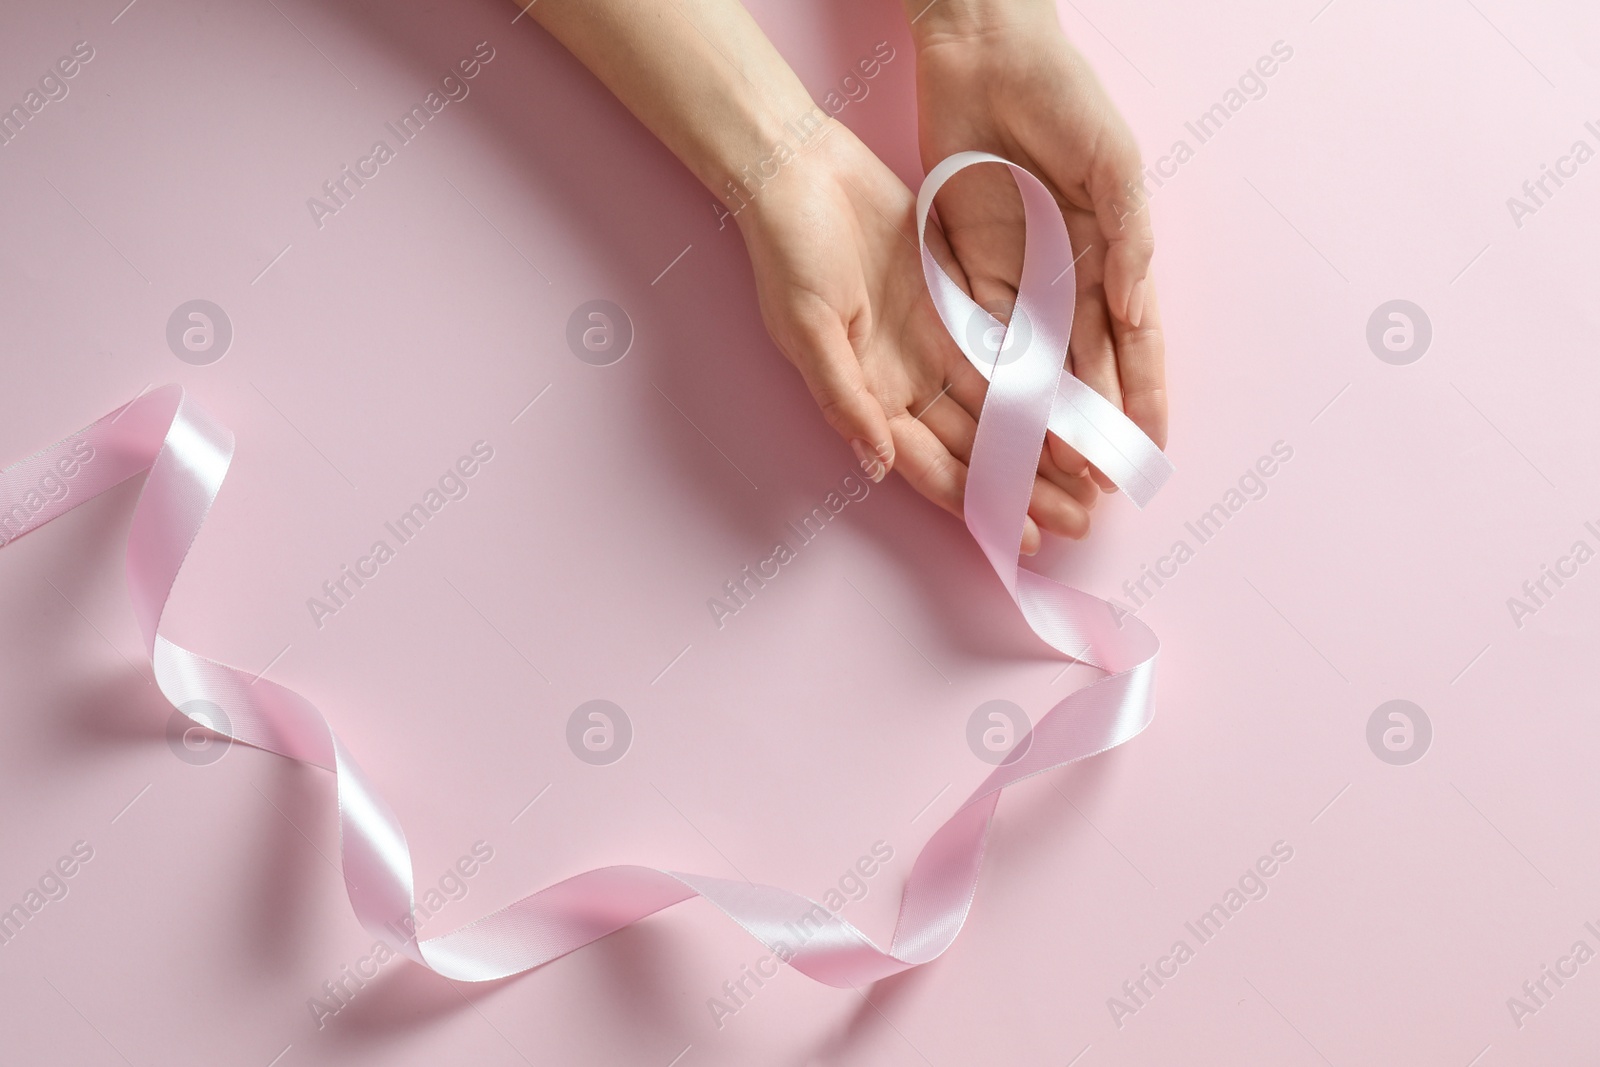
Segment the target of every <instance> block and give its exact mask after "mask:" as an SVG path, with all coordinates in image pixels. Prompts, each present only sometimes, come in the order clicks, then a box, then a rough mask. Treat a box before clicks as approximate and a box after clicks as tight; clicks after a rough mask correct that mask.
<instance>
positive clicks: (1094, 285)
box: [906, 0, 1167, 488]
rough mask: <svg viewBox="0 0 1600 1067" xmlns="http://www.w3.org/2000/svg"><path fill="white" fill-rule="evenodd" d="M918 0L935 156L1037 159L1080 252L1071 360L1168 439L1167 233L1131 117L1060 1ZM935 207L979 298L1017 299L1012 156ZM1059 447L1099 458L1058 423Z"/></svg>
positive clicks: (922, 75)
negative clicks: (1160, 296)
mask: <svg viewBox="0 0 1600 1067" xmlns="http://www.w3.org/2000/svg"><path fill="white" fill-rule="evenodd" d="M906 3H907V10H908V13H909V14H910V15H912V16H917V17H916V18H915V19H914V21H913V23H912V30H913V33H914V35H915V38H916V44H917V102H918V107H917V119H918V133H919V137H920V141H921V149H922V161H923V165H924V166H925V167H928V168H931V167H932V166H933V165H934V164H936V163H938V162H939V161H940V160H942V159H944V158H945V157H946V156H949V155H951V154H952V153H954V152H959V151H963V150H969V149H977V150H982V151H987V152H993V153H994V154H996V155H999V156H1003V157H1004V158H1006V159H1009V160H1011V161H1012V162H1013V163H1016V164H1018V165H1019V166H1022V167H1025V168H1027V169H1028V170H1029V171H1030V172H1032V173H1033V174H1034V175H1035V176H1037V177H1038V178H1039V179H1040V180H1042V181H1043V182H1044V183H1045V185H1046V186H1048V187H1049V188H1050V190H1051V192H1052V193H1054V195H1055V198H1056V201H1057V203H1059V204H1060V206H1061V213H1062V216H1063V217H1064V218H1065V219H1066V223H1067V231H1068V233H1069V234H1070V235H1071V237H1072V246H1073V249H1074V254H1075V255H1077V256H1078V257H1080V258H1079V259H1078V261H1077V272H1076V277H1077V287H1078V291H1077V310H1076V316H1075V318H1074V319H1073V324H1072V338H1071V344H1070V354H1071V370H1072V372H1073V373H1074V374H1076V375H1077V376H1078V377H1079V378H1081V379H1082V380H1083V381H1084V382H1085V383H1087V384H1088V385H1089V386H1091V387H1092V388H1093V389H1095V390H1096V391H1097V392H1099V393H1100V394H1101V395H1102V396H1104V397H1106V398H1107V399H1109V400H1111V401H1112V402H1113V403H1115V404H1117V405H1119V406H1120V407H1121V408H1122V409H1123V410H1124V411H1125V412H1126V413H1127V414H1128V417H1129V418H1131V419H1132V420H1133V421H1134V422H1135V423H1137V424H1138V425H1139V427H1140V428H1141V429H1143V430H1144V431H1145V433H1147V434H1149V435H1150V437H1151V438H1152V439H1153V440H1154V441H1155V442H1156V444H1158V445H1161V446H1163V447H1165V445H1166V436H1167V395H1166V372H1165V364H1164V360H1165V344H1164V341H1163V339H1162V333H1161V316H1160V312H1159V310H1158V308H1157V305H1156V297H1155V289H1154V286H1153V284H1152V282H1151V279H1150V259H1151V253H1152V251H1153V249H1154V239H1153V237H1152V234H1151V229H1150V216H1149V212H1148V211H1147V210H1146V207H1145V202H1144V197H1143V194H1142V185H1141V167H1140V162H1139V153H1138V148H1137V146H1136V145H1135V144H1134V140H1133V136H1132V134H1131V133H1130V132H1129V130H1128V127H1127V124H1126V123H1124V122H1123V120H1122V118H1121V116H1120V115H1119V114H1118V113H1117V110H1116V108H1115V107H1114V106H1113V105H1112V103H1111V101H1110V100H1109V99H1108V98H1107V96H1106V94H1105V90H1104V89H1102V88H1101V86H1100V83H1099V81H1098V80H1097V79H1096V78H1095V76H1094V73H1093V71H1091V70H1090V69H1089V67H1088V65H1087V63H1085V62H1084V59H1083V57H1082V56H1080V55H1079V54H1078V52H1077V51H1076V49H1074V48H1073V47H1072V45H1071V44H1069V43H1068V42H1067V40H1066V37H1065V36H1064V35H1063V34H1062V32H1061V28H1060V25H1059V23H1058V21H1057V18H1056V12H1055V7H1054V4H1053V2H1051V0H941V2H940V3H938V4H936V5H934V6H933V7H931V8H930V7H927V6H926V0H906ZM919 11H920V12H922V13H921V14H920V15H918V12H919ZM936 206H937V210H938V215H939V221H940V224H941V226H942V227H943V231H944V235H945V237H946V239H947V240H948V242H949V246H950V248H951V249H952V251H953V252H954V255H955V258H956V260H957V261H958V262H959V263H960V264H961V268H962V269H963V270H964V272H965V274H966V277H967V280H968V282H969V284H970V291H971V293H972V296H973V299H975V300H976V301H977V302H978V303H980V304H982V305H984V306H985V307H988V308H990V309H991V310H994V308H995V307H996V306H999V307H1003V308H1008V307H1010V306H1011V304H1012V303H1013V302H1014V300H1015V298H1016V287H1017V281H1018V279H1019V278H1020V276H1021V267H1022V245H1023V211H1022V200H1021V197H1020V196H1019V195H1018V193H1017V191H1016V186H1015V184H1014V183H1013V181H1012V179H1011V176H1010V175H1009V174H1006V173H1004V172H1003V170H1002V169H1001V168H999V167H974V168H971V169H969V170H966V171H963V172H962V173H960V174H958V175H956V177H955V178H953V179H952V180H951V181H950V182H949V183H948V184H947V185H946V186H945V188H944V190H942V191H941V192H940V194H939V196H938V199H937V201H936ZM1002 317H1003V316H1002ZM1048 446H1049V453H1050V455H1051V456H1052V457H1053V458H1054V459H1055V461H1056V464H1057V466H1058V467H1059V468H1060V469H1062V470H1065V471H1070V472H1081V471H1083V470H1085V469H1086V467H1087V464H1086V463H1085V461H1084V460H1083V457H1082V456H1080V455H1078V453H1077V452H1076V451H1075V450H1074V449H1072V448H1070V447H1069V446H1068V445H1066V444H1065V443H1064V442H1062V441H1061V440H1060V439H1058V438H1057V437H1055V435H1053V434H1052V435H1050V437H1049V438H1048ZM1094 473H1095V476H1096V478H1097V480H1099V482H1100V484H1101V485H1102V486H1105V487H1106V488H1111V483H1110V482H1109V480H1107V479H1105V478H1104V476H1102V475H1100V474H1099V472H1094Z"/></svg>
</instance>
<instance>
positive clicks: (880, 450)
mask: <svg viewBox="0 0 1600 1067" xmlns="http://www.w3.org/2000/svg"><path fill="white" fill-rule="evenodd" d="M793 347H794V348H795V351H794V352H792V353H791V355H790V361H791V362H793V363H794V365H795V366H796V367H797V368H798V369H799V371H800V375H801V377H803V378H804V379H805V382H806V387H807V388H808V389H810V390H811V396H812V398H813V399H814V400H815V401H816V402H817V407H818V408H820V409H821V410H822V417H823V418H824V419H826V420H827V421H828V425H829V426H832V427H833V428H834V430H836V431H837V432H838V434H839V436H840V437H843V438H844V439H845V440H846V441H847V442H849V444H850V448H851V450H852V451H853V452H854V453H855V457H856V462H857V463H858V464H859V465H860V467H861V473H862V474H863V475H865V476H866V477H867V478H869V479H870V480H872V481H874V482H881V481H883V479H884V476H885V475H887V474H888V473H889V470H890V469H891V468H892V467H893V466H894V440H893V438H892V437H891V436H890V434H889V420H888V418H887V417H886V416H885V415H884V413H883V406H882V405H881V404H879V403H878V399H877V397H875V396H873V395H872V393H871V391H870V390H868V389H867V382H866V378H865V376H864V375H863V374H862V373H861V360H860V359H859V358H858V357H857V356H856V351H855V348H854V347H853V346H852V345H851V344H850V338H849V336H848V335H847V334H846V332H845V328H844V324H843V323H841V322H839V321H838V320H837V319H833V318H831V317H830V318H829V319H828V321H826V322H822V323H818V324H815V325H808V326H806V327H804V328H801V329H799V330H797V331H796V336H795V337H794V345H793Z"/></svg>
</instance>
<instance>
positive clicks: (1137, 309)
mask: <svg viewBox="0 0 1600 1067" xmlns="http://www.w3.org/2000/svg"><path fill="white" fill-rule="evenodd" d="M1144 294H1145V284H1144V279H1143V278H1140V279H1139V280H1138V281H1136V282H1134V283H1133V288H1132V289H1130V290H1128V325H1129V326H1138V325H1139V321H1140V320H1141V319H1143V318H1144Z"/></svg>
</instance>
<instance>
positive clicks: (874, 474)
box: [850, 437, 889, 482]
mask: <svg viewBox="0 0 1600 1067" xmlns="http://www.w3.org/2000/svg"><path fill="white" fill-rule="evenodd" d="M850 448H851V450H852V451H854V452H855V454H856V462H857V463H859V464H860V465H861V473H862V474H865V475H866V476H867V477H868V478H869V479H871V480H872V481H874V482H881V481H883V476H884V475H885V474H888V473H889V467H888V465H887V463H886V462H885V461H884V460H883V459H881V458H880V457H879V455H878V450H877V449H875V448H873V447H872V446H871V445H869V444H867V442H866V440H865V439H864V438H860V437H852V438H851V439H850Z"/></svg>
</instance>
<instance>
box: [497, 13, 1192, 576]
mask: <svg viewBox="0 0 1600 1067" xmlns="http://www.w3.org/2000/svg"><path fill="white" fill-rule="evenodd" d="M518 2H520V0H518ZM904 3H905V7H906V17H907V19H908V20H910V24H911V31H912V36H913V40H914V42H915V51H916V71H917V103H918V114H917V128H918V136H919V143H920V146H921V153H922V161H923V165H924V167H932V166H933V165H934V164H935V163H937V162H939V161H940V160H941V159H943V158H945V157H946V156H948V155H950V154H952V153H954V152H958V151H963V150H968V149H979V150H984V151H989V152H993V153H994V154H996V155H999V156H1002V157H1004V158H1006V159H1009V160H1011V161H1012V162H1014V163H1017V164H1019V165H1021V166H1023V167H1025V168H1027V169H1028V170H1029V171H1030V172H1032V173H1033V174H1034V175H1036V176H1037V177H1039V178H1040V179H1041V180H1042V181H1044V182H1045V184H1046V185H1047V186H1048V187H1049V188H1050V190H1051V191H1052V193H1054V194H1055V197H1056V201H1057V203H1058V204H1059V205H1060V207H1061V212H1062V216H1063V218H1064V219H1065V221H1066V224H1067V230H1068V233H1069V234H1070V235H1071V237H1072V243H1073V247H1074V250H1075V254H1077V255H1079V257H1080V258H1079V260H1078V262H1077V267H1076V271H1075V274H1074V276H1075V278H1076V281H1077V294H1076V296H1077V312H1076V317H1075V318H1074V321H1073V330H1072V339H1071V344H1070V352H1069V355H1068V360H1069V363H1068V366H1069V369H1071V370H1072V371H1073V373H1074V374H1076V375H1077V376H1078V377H1079V378H1081V379H1083V381H1084V382H1086V383H1087V384H1088V385H1090V386H1091V387H1092V388H1094V389H1096V390H1097V391H1098V392H1100V393H1101V394H1102V395H1103V396H1105V397H1106V398H1108V399H1110V400H1111V401H1113V402H1114V403H1116V404H1118V405H1119V406H1120V407H1121V408H1122V409H1123V410H1124V411H1125V412H1126V413H1127V414H1128V416H1129V418H1131V419H1132V420H1133V421H1134V422H1135V423H1137V424H1138V425H1139V426H1140V427H1141V428H1142V429H1143V430H1144V431H1145V432H1146V433H1148V434H1149V435H1150V436H1151V437H1152V438H1153V439H1154V440H1155V441H1156V443H1157V444H1158V445H1161V446H1163V447H1165V445H1166V433H1167V398H1166V384H1165V369H1164V349H1165V346H1164V343H1163V339H1162V332H1161V316H1160V311H1159V308H1158V305H1157V302H1156V295H1155V287H1154V283H1153V281H1152V279H1151V275H1150V261H1151V255H1152V252H1153V250H1154V241H1153V238H1152V235H1151V230H1150V219H1149V214H1148V212H1147V211H1146V210H1145V208H1144V204H1143V201H1142V198H1141V197H1140V194H1139V188H1140V186H1139V179H1140V170H1141V165H1140V162H1139V155H1138V150H1137V148H1136V147H1135V145H1134V141H1133V137H1132V134H1131V133H1130V132H1129V130H1128V128H1127V125H1126V124H1125V123H1124V122H1123V120H1122V118H1121V116H1120V115H1119V114H1118V113H1117V111H1116V108H1115V107H1113V106H1112V104H1111V102H1110V100H1109V99H1108V98H1107V96H1106V94H1105V91H1104V90H1103V89H1102V88H1101V86H1100V84H1099V82H1098V81H1097V80H1096V78H1095V76H1094V74H1093V72H1092V71H1090V70H1089V68H1088V65H1087V64H1086V63H1085V61H1084V60H1083V58H1082V57H1081V56H1080V55H1079V54H1078V52H1077V51H1076V50H1075V49H1074V48H1073V47H1072V45H1071V44H1070V43H1069V42H1068V41H1067V39H1066V37H1065V35H1064V34H1063V33H1062V31H1061V28H1060V25H1059V23H1058V21H1057V17H1056V12H1055V7H1054V4H1053V2H1052V0H938V2H936V3H934V4H933V5H932V7H929V6H928V5H927V0H904ZM528 15H529V17H531V18H533V19H535V20H537V21H538V22H539V23H541V24H542V25H543V26H544V27H545V29H547V30H548V31H549V32H550V33H551V34H553V35H554V36H555V37H556V38H557V39H558V40H560V41H561V42H562V43H563V44H564V45H565V46H566V47H567V48H568V49H569V50H570V51H571V52H572V53H573V54H574V55H575V56H576V57H577V58H578V59H579V60H580V61H581V62H582V63H583V64H584V65H585V66H587V67H588V68H589V69H590V70H591V71H592V72H593V73H594V74H595V75H596V76H597V77H598V78H599V79H600V80H601V81H602V82H603V83H605V85H606V86H607V87H608V88H609V89H610V90H611V91H612V92H613V93H614V94H615V95H616V96H617V98H618V99H619V100H621V101H622V103H623V104H624V105H625V106H627V107H628V109H629V110H630V111H632V112H633V113H634V115H636V116H637V117H638V118H639V120H640V121H641V122H643V123H644V124H645V126H647V127H648V128H649V129H650V130H651V132H652V133H654V134H655V135H656V136H657V137H658V138H660V140H661V141H662V142H663V143H664V144H665V145H666V146H667V147H668V148H669V149H670V150H671V151H672V152H673V153H674V154H675V155H676V156H677V157H678V158H679V159H680V160H681V161H682V162H683V163H684V165H685V166H687V167H688V168H689V170H690V171H692V172H693V173H694V174H695V176H696V177H697V178H699V179H700V181H701V182H702V183H703V184H705V186H706V188H707V189H709V190H711V192H712V193H713V195H715V196H717V197H718V199H719V200H722V201H723V202H724V203H726V204H727V205H728V207H729V208H730V210H731V209H733V208H735V207H737V208H738V210H737V212H736V213H735V214H734V218H735V220H736V221H737V223H738V226H739V230H740V233H741V235H742V236H743V237H744V241H745V247H746V250H747V251H748V253H749V256H750V262H751V265H752V267H753V269H754V272H755V280H756V290H757V293H758V296H759V299H760V302H761V314H762V318H763V320H764V321H765V323H766V326H767V331H768V332H769V333H770V334H771V336H772V339H773V341H774V342H775V343H776V344H777V346H778V348H779V349H780V350H781V351H782V352H783V354H784V355H785V357H786V358H788V360H789V361H790V362H791V363H792V364H793V365H794V366H795V368H796V369H797V370H798V371H799V372H800V375H801V377H802V378H803V379H804V380H805V383H806V385H807V387H808V388H809V389H810V391H811V394H812V397H813V398H814V399H815V401H816V403H817V405H818V407H819V408H820V409H821V412H822V415H823V417H824V418H825V419H826V420H827V422H828V424H829V425H830V426H832V427H833V428H834V430H836V431H837V432H838V433H839V435H840V436H841V437H842V438H843V439H844V440H845V441H846V442H848V443H849V444H850V446H851V448H852V449H853V450H854V451H855V454H856V456H857V458H858V460H860V462H861V463H862V466H863V469H865V470H867V471H868V472H869V473H870V474H871V475H872V476H873V477H874V478H875V480H876V479H881V478H882V477H883V476H884V474H886V473H887V472H888V471H890V470H893V471H895V472H897V473H899V474H900V475H901V476H902V477H903V478H905V479H906V481H908V482H909V483H910V484H911V485H912V486H913V487H915V488H916V490H917V491H918V492H920V493H922V495H923V496H925V497H927V498H928V499H929V500H931V501H933V502H934V503H936V504H938V505H939V506H940V507H942V508H944V509H945V510H946V511H949V512H950V513H951V514H953V515H956V516H957V517H960V516H961V514H962V500H963V494H964V490H965V486H966V475H967V460H968V458H969V457H970V455H971V449H972V442H973V436H974V433H975V431H976V428H977V419H978V414H979V411H980V410H981V408H982V404H983V395H984V390H985V388H986V383H985V382H984V380H983V377H982V375H980V374H979V373H978V372H977V371H976V370H975V369H974V368H973V367H972V366H971V365H970V364H969V363H968V362H967V360H966V357H965V356H963V355H962V354H961V351H960V350H959V349H958V348H957V347H956V345H955V343H954V342H953V341H952V340H951V339H950V336H949V335H948V333H946V331H945V328H944V325H943V324H942V323H941V322H940V321H939V317H938V314H937V313H936V312H935V310H934V307H933V303H932V300H931V298H930V297H929V295H928V291H927V288H926V285H925V283H924V281H923V277H922V265H921V259H920V256H919V253H918V251H917V248H916V226H915V217H914V209H915V204H916V197H915V194H914V193H913V192H912V191H911V190H910V189H909V188H907V187H906V185H905V183H903V182H902V181H900V179H899V178H898V177H896V176H895V174H894V173H893V172H892V171H890V170H889V168H888V167H886V166H885V165H884V164H883V163H882V162H880V161H879V160H878V158H877V157H876V156H875V155H874V154H873V153H872V152H871V150H869V149H868V148H867V147H866V146H865V145H864V144H863V143H862V142H861V141H860V140H859V139H858V138H857V137H856V136H855V135H854V134H853V133H851V132H850V130H849V129H847V128H846V127H844V126H843V125H842V124H840V123H839V122H837V121H836V120H833V119H829V118H826V114H825V113H824V112H820V111H818V110H817V109H816V106H815V104H814V103H813V101H812V100H811V98H810V96H809V95H808V94H807V92H806V90H805V88H804V86H802V85H801V83H800V81H799V79H798V78H797V77H796V76H795V74H794V72H793V71H792V70H790V68H789V66H788V64H787V63H786V62H784V60H783V57H782V56H781V55H779V54H778V51H777V50H776V49H775V48H774V47H773V46H772V44H771V42H770V41H768V40H767V38H766V36H765V35H764V34H763V33H762V32H761V29H760V28H759V27H758V26H757V25H756V23H755V21H754V20H753V19H751V18H750V16H749V14H748V13H747V12H746V11H745V10H744V8H743V6H742V5H741V4H740V3H739V0H538V2H537V3H534V4H533V5H532V6H531V7H529V8H528ZM807 115H810V116H812V117H813V118H814V119H820V120H821V121H822V123H823V126H824V127H825V129H824V131H823V132H825V134H826V136H815V137H808V138H807V139H806V141H805V145H804V146H803V147H801V148H800V149H799V150H798V152H797V153H796V154H795V158H794V159H793V160H792V161H791V162H789V163H787V164H786V165H785V166H784V167H783V168H782V169H781V171H780V172H779V174H778V176H777V177H776V178H775V179H773V180H771V181H770V182H768V183H766V184H764V185H762V186H761V187H760V189H759V191H758V192H756V193H754V194H753V195H747V196H745V197H743V198H736V197H734V196H732V195H730V193H729V189H728V183H729V181H730V180H733V181H735V183H736V185H737V183H738V181H739V177H738V176H739V174H740V172H741V170H742V169H743V168H745V167H747V166H749V165H750V164H752V163H753V162H755V161H758V160H764V159H768V158H770V157H771V156H772V154H773V149H774V146H775V145H777V144H779V143H780V142H781V143H785V144H790V143H792V142H793V141H794V140H795V137H794V134H793V133H792V132H790V130H788V129H785V123H788V122H792V121H794V120H798V119H800V118H801V117H803V116H807ZM935 207H936V212H937V222H938V225H934V224H932V223H930V225H929V227H928V243H929V248H930V249H931V250H932V251H933V253H934V256H935V258H936V259H938V260H939V262H940V263H941V264H942V265H943V266H944V268H945V270H946V271H947V272H949V274H950V275H951V277H952V278H954V279H955V280H956V282H957V283H958V284H960V285H961V286H962V287H963V288H964V289H965V290H966V291H967V292H968V293H969V294H971V295H972V296H973V298H974V299H975V300H977V301H978V302H979V303H980V304H983V305H984V306H986V307H991V308H1001V309H1003V308H1009V307H1010V305H1011V302H1012V301H1013V299H1014V298H1015V296H1016V284H1017V279H1018V278H1019V276H1020V273H1021V258H1022V243H1023V218H1022V202H1021V198H1020V197H1019V195H1018V194H1017V191H1016V186H1015V184H1014V183H1013V181H1012V179H1011V177H1010V176H1009V175H1008V174H1007V173H1006V172H1005V171H1004V169H1003V168H1001V167H998V166H985V167H974V168H970V169H968V170H966V171H963V172H962V173H960V174H958V175H957V176H956V177H955V178H954V179H952V180H951V181H950V182H949V184H947V185H946V187H945V188H944V190H943V191H941V192H940V194H939V196H938V198H937V200H936V203H935ZM1063 284H1065V283H1063ZM1001 317H1002V318H1004V317H1005V315H1004V313H1003V311H1002V313H1001ZM1102 488H1105V489H1110V488H1112V486H1111V483H1110V482H1109V481H1107V480H1106V479H1105V478H1104V476H1103V475H1101V474H1100V473H1099V472H1098V471H1095V470H1094V469H1093V468H1091V467H1089V465H1088V464H1087V463H1086V462H1085V461H1084V459H1083V457H1082V456H1080V455H1078V453H1077V452H1076V451H1075V450H1073V449H1072V448H1071V447H1069V446H1068V445H1066V444H1065V443H1064V442H1062V441H1060V440H1059V439H1057V438H1056V437H1055V436H1054V435H1053V434H1052V435H1050V436H1049V438H1048V439H1047V441H1046V445H1045V448H1044V449H1043V451H1042V452H1041V454H1040V457H1039V470H1038V476H1037V478H1036V479H1035V482H1034V489H1033V497H1032V500H1031V502H1030V505H1029V509H1028V516H1029V517H1028V521H1027V523H1026V526H1025V530H1024V533H1023V538H1022V545H1021V550H1022V552H1023V553H1024V554H1026V555H1031V554H1033V553H1034V552H1037V551H1038V549H1039V545H1040V540H1041V531H1046V532H1049V533H1053V534H1057V535H1060V536H1063V537H1070V538H1081V537H1083V536H1085V535H1086V534H1087V533H1088V531H1089V518H1090V511H1091V509H1092V508H1093V507H1094V504H1095V501H1096V498H1097V497H1098V495H1099V493H1100V491H1101V489H1102Z"/></svg>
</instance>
